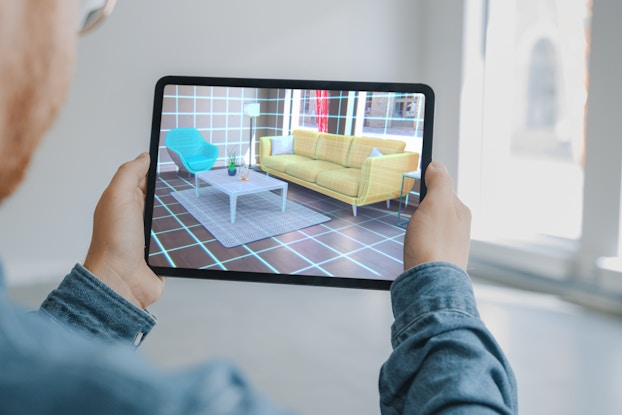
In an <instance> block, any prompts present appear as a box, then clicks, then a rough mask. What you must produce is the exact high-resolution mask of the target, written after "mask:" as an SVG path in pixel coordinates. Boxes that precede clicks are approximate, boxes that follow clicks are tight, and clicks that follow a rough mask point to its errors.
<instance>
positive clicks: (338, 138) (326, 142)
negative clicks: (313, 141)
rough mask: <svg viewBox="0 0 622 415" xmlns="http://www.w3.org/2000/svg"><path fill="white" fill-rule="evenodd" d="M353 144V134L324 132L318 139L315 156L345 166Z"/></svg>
mask: <svg viewBox="0 0 622 415" xmlns="http://www.w3.org/2000/svg"><path fill="white" fill-rule="evenodd" d="M351 144H352V136H349V135H337V134H328V133H323V134H321V135H320V138H319V139H318V140H317V152H316V155H315V157H316V158H317V159H318V160H326V161H330V162H332V163H336V164H340V165H342V166H345V165H346V162H347V161H348V153H349V152H350V145H351Z"/></svg>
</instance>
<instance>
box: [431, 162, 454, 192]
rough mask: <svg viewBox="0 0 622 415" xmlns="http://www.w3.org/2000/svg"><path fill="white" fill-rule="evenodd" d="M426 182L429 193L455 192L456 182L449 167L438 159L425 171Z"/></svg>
mask: <svg viewBox="0 0 622 415" xmlns="http://www.w3.org/2000/svg"><path fill="white" fill-rule="evenodd" d="M425 184H426V187H427V188H428V194H429V193H436V192H439V193H449V194H453V188H454V182H453V180H452V178H451V176H450V175H449V173H448V172H447V168H446V167H445V166H444V165H443V164H441V163H439V162H436V161H433V162H431V163H430V164H429V165H428V167H427V169H426V171H425Z"/></svg>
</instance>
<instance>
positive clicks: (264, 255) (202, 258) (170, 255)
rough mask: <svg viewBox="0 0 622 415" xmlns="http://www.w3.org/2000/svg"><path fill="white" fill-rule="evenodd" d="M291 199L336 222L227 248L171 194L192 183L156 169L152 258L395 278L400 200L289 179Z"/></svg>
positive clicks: (178, 263)
mask: <svg viewBox="0 0 622 415" xmlns="http://www.w3.org/2000/svg"><path fill="white" fill-rule="evenodd" d="M289 186H290V188H289V191H288V200H292V201H295V202H297V203H300V204H302V205H304V206H306V207H308V208H310V209H313V210H316V211H318V212H320V213H322V214H324V215H327V216H329V217H331V219H332V220H331V221H329V222H326V223H323V224H319V225H314V226H311V227H308V228H304V229H301V230H298V231H294V232H289V233H286V234H282V235H279V236H275V237H272V238H267V239H264V240H259V241H255V242H251V243H249V244H246V245H242V246H238V247H234V248H225V247H223V246H222V245H221V244H220V242H218V241H217V240H216V239H215V238H214V237H213V236H212V235H211V234H210V233H209V232H208V231H207V230H206V229H205V228H204V227H203V226H202V225H201V224H200V223H199V222H198V221H197V220H196V219H194V218H193V217H192V216H191V215H190V214H189V213H188V212H186V211H185V209H184V208H183V207H182V206H181V205H180V204H179V203H177V201H176V200H175V199H174V198H173V197H172V196H170V193H171V192H173V191H179V190H184V189H189V188H192V187H193V180H192V179H191V178H183V177H179V176H178V175H177V174H176V173H174V172H165V173H162V174H160V175H159V178H158V181H157V184H156V197H155V202H154V216H153V221H152V232H151V245H150V264H151V265H155V266H174V267H182V268H202V269H217V270H234V271H249V272H260V273H261V272H265V273H284V274H298V275H319V276H336V277H354V278H372V279H388V280H392V279H394V278H395V277H397V276H398V275H399V274H400V273H401V272H402V270H403V265H402V250H403V248H402V247H403V240H404V230H403V229H401V228H399V227H397V226H395V223H396V213H397V212H396V210H397V205H398V203H392V206H391V208H390V209H387V207H386V204H385V203H379V204H375V205H369V206H362V207H360V208H359V213H358V215H357V216H356V217H355V216H353V215H352V210H351V206H350V205H348V204H345V203H342V202H339V201H336V200H334V199H332V198H330V197H323V196H321V195H318V193H316V192H313V191H311V190H308V189H306V188H304V187H301V186H298V185H295V184H293V183H290V184H289Z"/></svg>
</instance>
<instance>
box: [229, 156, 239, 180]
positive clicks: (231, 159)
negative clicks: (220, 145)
mask: <svg viewBox="0 0 622 415" xmlns="http://www.w3.org/2000/svg"><path fill="white" fill-rule="evenodd" d="M236 161H237V157H236V155H235V151H231V150H229V151H227V167H228V168H227V172H228V173H229V176H235V175H236V173H237V170H238V169H237V168H236V166H235V163H236Z"/></svg>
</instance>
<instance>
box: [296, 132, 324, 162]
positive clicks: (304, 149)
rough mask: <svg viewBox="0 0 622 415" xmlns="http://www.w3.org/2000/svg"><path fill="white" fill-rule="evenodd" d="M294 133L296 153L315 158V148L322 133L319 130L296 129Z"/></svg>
mask: <svg viewBox="0 0 622 415" xmlns="http://www.w3.org/2000/svg"><path fill="white" fill-rule="evenodd" d="M292 134H293V135H294V153H295V154H298V155H301V156H307V157H310V158H313V159H314V158H316V157H315V148H316V146H317V139H318V137H319V135H320V133H318V132H317V131H307V130H295V131H293V133H292Z"/></svg>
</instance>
